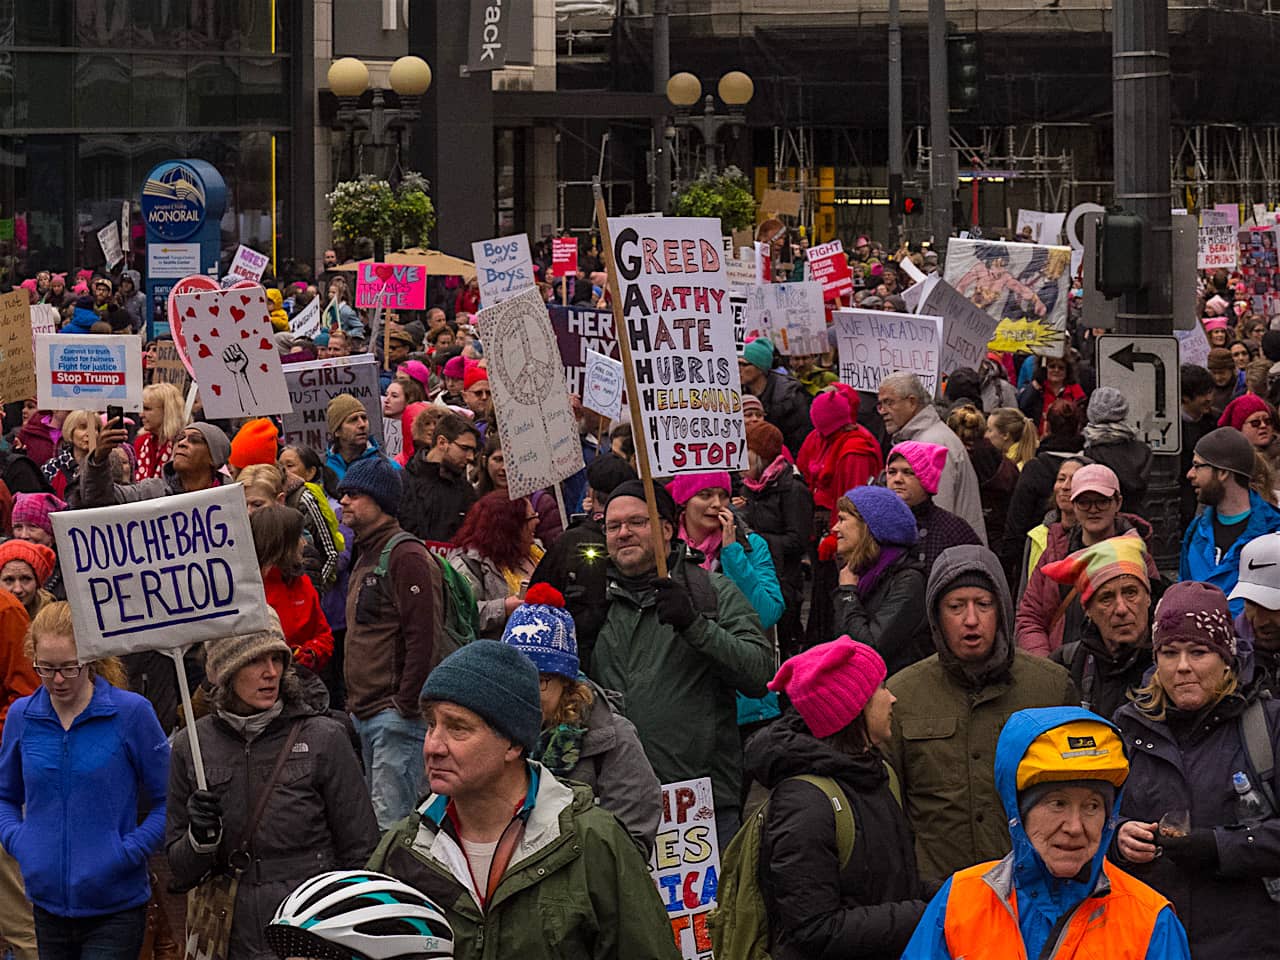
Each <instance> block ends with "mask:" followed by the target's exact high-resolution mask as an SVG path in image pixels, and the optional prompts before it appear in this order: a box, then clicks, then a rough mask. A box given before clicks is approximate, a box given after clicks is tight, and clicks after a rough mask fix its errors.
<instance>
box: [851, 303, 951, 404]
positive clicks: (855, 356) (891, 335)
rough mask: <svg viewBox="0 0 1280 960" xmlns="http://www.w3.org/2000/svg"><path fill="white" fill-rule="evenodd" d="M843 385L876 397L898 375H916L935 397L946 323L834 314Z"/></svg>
mask: <svg viewBox="0 0 1280 960" xmlns="http://www.w3.org/2000/svg"><path fill="white" fill-rule="evenodd" d="M832 318H833V320H834V322H835V327H836V347H837V349H838V351H839V355H840V370H839V373H840V381H841V382H842V383H847V384H849V386H851V387H853V388H854V389H855V390H866V391H869V392H871V393H875V392H876V391H877V390H879V389H880V381H881V380H883V379H884V378H885V377H887V376H889V375H890V374H894V373H914V374H915V375H916V376H917V377H919V378H920V382H921V383H923V384H924V387H925V389H926V390H928V391H929V392H930V393H931V394H932V393H936V392H937V388H938V356H939V353H940V350H941V346H942V318H941V317H921V316H915V315H913V314H910V313H889V312H887V311H880V310H836V311H835V312H834V313H833V314H832Z"/></svg>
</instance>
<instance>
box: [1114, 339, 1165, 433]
mask: <svg viewBox="0 0 1280 960" xmlns="http://www.w3.org/2000/svg"><path fill="white" fill-rule="evenodd" d="M1111 359H1112V360H1114V361H1115V362H1116V363H1118V364H1120V366H1122V367H1124V368H1125V369H1126V370H1129V371H1132V370H1133V368H1134V366H1135V365H1136V364H1139V363H1149V364H1151V366H1152V368H1153V369H1154V371H1155V375H1156V410H1155V415H1156V416H1157V417H1163V416H1164V415H1165V399H1166V398H1165V395H1164V361H1163V360H1161V359H1160V358H1159V357H1158V356H1156V355H1155V354H1154V353H1143V352H1142V351H1141V350H1134V349H1133V344H1132V343H1126V344H1125V345H1124V346H1123V347H1121V348H1120V349H1119V350H1117V351H1116V352H1115V353H1113V354H1111Z"/></svg>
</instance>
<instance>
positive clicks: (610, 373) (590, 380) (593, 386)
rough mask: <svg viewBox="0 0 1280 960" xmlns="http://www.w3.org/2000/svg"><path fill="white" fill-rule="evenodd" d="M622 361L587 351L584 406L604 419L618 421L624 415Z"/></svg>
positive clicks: (583, 394)
mask: <svg viewBox="0 0 1280 960" xmlns="http://www.w3.org/2000/svg"><path fill="white" fill-rule="evenodd" d="M625 386H626V384H625V378H624V377H623V373H622V361H621V360H615V359H613V357H606V356H605V355H604V354H603V353H596V352H595V351H594V350H589V351H587V378H586V383H585V385H584V386H583V390H582V405H583V406H584V407H586V408H587V409H588V410H594V411H595V412H596V413H598V414H600V416H602V417H608V418H609V419H610V420H617V419H618V417H619V416H620V415H621V414H622V394H623V392H624V389H625Z"/></svg>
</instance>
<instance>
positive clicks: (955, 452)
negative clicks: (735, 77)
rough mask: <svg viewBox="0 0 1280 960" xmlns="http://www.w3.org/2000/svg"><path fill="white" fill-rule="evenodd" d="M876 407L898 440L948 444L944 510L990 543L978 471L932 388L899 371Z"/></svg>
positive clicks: (941, 486) (941, 488)
mask: <svg viewBox="0 0 1280 960" xmlns="http://www.w3.org/2000/svg"><path fill="white" fill-rule="evenodd" d="M876 409H877V410H879V411H880V416H881V417H882V418H883V419H884V428H885V431H886V432H887V433H888V434H889V436H890V437H892V439H893V442H894V443H901V442H902V441H904V440H918V441H920V442H921V443H936V444H938V445H939V446H943V447H946V448H947V452H948V453H949V454H950V456H948V457H947V462H946V465H945V466H944V467H943V468H942V475H941V476H940V477H939V478H938V492H937V494H936V499H937V503H938V506H939V507H941V508H942V509H943V510H948V511H950V512H951V513H954V514H955V515H956V516H958V517H960V519H962V520H964V521H965V522H966V523H967V524H969V526H970V527H972V528H973V532H974V533H976V534H977V535H978V537H979V539H980V540H981V541H982V544H983V546H986V543H987V527H986V524H985V523H983V522H982V493H981V491H980V490H979V489H978V475H977V474H976V473H974V471H973V464H971V463H970V462H969V454H968V452H967V451H966V450H965V448H964V444H963V443H962V442H961V440H960V438H959V437H957V436H956V435H955V434H954V433H952V431H951V428H950V427H948V426H947V425H946V424H945V423H943V422H942V418H941V417H940V416H939V415H938V411H937V410H936V409H935V408H934V406H933V403H932V402H931V398H930V396H929V391H927V390H925V388H924V384H922V383H921V382H920V378H919V377H917V376H916V375H915V374H912V373H895V374H892V375H891V376H888V377H885V378H884V379H883V380H882V381H880V394H879V401H878V402H877V403H876Z"/></svg>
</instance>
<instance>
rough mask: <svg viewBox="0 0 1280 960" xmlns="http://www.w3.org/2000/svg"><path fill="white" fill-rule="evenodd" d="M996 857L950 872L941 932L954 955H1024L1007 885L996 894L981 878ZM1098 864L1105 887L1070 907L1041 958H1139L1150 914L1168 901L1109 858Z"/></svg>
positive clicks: (1151, 925)
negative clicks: (1107, 887)
mask: <svg viewBox="0 0 1280 960" xmlns="http://www.w3.org/2000/svg"><path fill="white" fill-rule="evenodd" d="M1002 863H1004V861H992V862H990V863H980V864H978V865H977V866H976V867H970V868H969V869H967V870H961V871H960V872H959V873H957V874H955V876H953V877H952V878H951V893H950V895H949V896H948V897H947V916H946V920H945V921H944V924H943V934H944V936H945V937H946V941H947V949H948V951H949V952H950V954H951V956H952V957H954V958H955V960H961V958H963V960H1012V958H1015V957H1016V958H1017V960H1027V948H1026V945H1025V944H1024V943H1023V942H1022V932H1021V930H1020V929H1019V928H1018V900H1017V896H1016V895H1015V893H1014V892H1013V890H1012V889H1010V890H1009V893H1008V896H1007V898H1006V899H1002V898H1001V896H1000V894H999V893H998V892H997V891H996V889H995V888H994V887H993V886H992V885H991V883H989V882H988V880H987V879H986V876H987V874H988V873H992V872H993V868H996V867H999V866H1000V865H1001V864H1002ZM1006 866H1007V865H1006ZM1103 870H1104V871H1105V872H1106V876H1107V879H1108V880H1109V881H1110V883H1111V889H1110V891H1109V892H1107V893H1104V894H1102V895H1100V896H1095V897H1089V898H1088V899H1086V900H1085V901H1084V902H1083V903H1082V904H1080V905H1079V906H1078V907H1076V909H1075V912H1074V914H1073V915H1072V917H1071V920H1070V921H1069V922H1068V923H1067V925H1066V928H1065V929H1064V930H1063V931H1062V933H1061V934H1060V935H1059V937H1058V942H1057V944H1056V945H1055V947H1054V949H1053V951H1052V952H1051V953H1049V954H1048V955H1047V958H1046V960H1070V958H1073V957H1074V958H1080V960H1095V958H1098V960H1101V958H1104V957H1105V958H1106V960H1145V957H1146V955H1147V949H1148V947H1149V946H1150V943H1151V932H1152V931H1153V930H1154V929H1155V925H1156V916H1157V915H1158V914H1159V913H1160V911H1161V910H1162V909H1164V908H1165V907H1167V906H1168V905H1169V901H1168V900H1166V899H1165V898H1164V897H1162V896H1160V894H1158V893H1156V891H1154V890H1152V889H1151V888H1150V887H1148V886H1147V885H1146V884H1145V883H1143V882H1142V881H1140V880H1135V879H1134V878H1133V877H1131V876H1129V875H1128V874H1127V873H1125V872H1124V871H1123V870H1119V869H1117V868H1116V867H1114V866H1112V865H1111V864H1110V863H1104V865H1103ZM1015 945H1016V953H1015Z"/></svg>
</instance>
